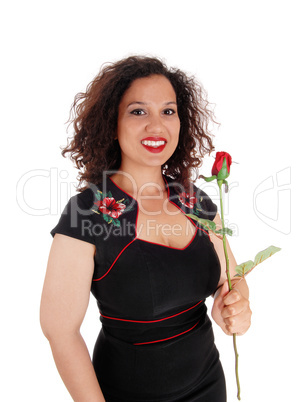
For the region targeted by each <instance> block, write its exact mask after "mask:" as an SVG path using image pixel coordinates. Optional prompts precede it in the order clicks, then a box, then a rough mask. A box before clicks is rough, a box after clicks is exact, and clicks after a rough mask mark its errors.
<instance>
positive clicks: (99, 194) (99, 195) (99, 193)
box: [96, 191, 102, 201]
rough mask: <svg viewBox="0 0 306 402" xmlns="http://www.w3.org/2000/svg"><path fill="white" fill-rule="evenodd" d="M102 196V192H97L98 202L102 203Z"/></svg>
mask: <svg viewBox="0 0 306 402" xmlns="http://www.w3.org/2000/svg"><path fill="white" fill-rule="evenodd" d="M101 195H102V193H101V191H97V192H96V199H97V200H98V201H101Z"/></svg>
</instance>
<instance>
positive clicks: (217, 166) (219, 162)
mask: <svg viewBox="0 0 306 402" xmlns="http://www.w3.org/2000/svg"><path fill="white" fill-rule="evenodd" d="M224 159H225V160H226V167H227V172H226V171H225V172H221V170H222V167H223V162H224ZM231 164H232V157H231V155H230V154H228V153H227V152H217V154H216V160H215V163H214V164H213V167H212V169H211V174H212V175H213V176H217V177H218V174H219V172H221V174H220V175H219V176H221V175H222V177H218V179H226V178H227V177H228V176H229V174H230V166H231Z"/></svg>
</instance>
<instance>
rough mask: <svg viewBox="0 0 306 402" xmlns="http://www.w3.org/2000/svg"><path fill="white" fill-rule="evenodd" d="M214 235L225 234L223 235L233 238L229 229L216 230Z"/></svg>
mask: <svg viewBox="0 0 306 402" xmlns="http://www.w3.org/2000/svg"><path fill="white" fill-rule="evenodd" d="M215 233H217V234H221V235H224V234H225V235H229V236H233V231H232V229H230V228H224V229H219V230H216V231H215Z"/></svg>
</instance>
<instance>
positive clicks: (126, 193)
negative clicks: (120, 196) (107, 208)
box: [106, 175, 198, 251]
mask: <svg viewBox="0 0 306 402" xmlns="http://www.w3.org/2000/svg"><path fill="white" fill-rule="evenodd" d="M106 177H107V179H108V180H109V181H110V182H111V183H112V184H113V186H115V187H116V189H117V190H119V191H121V192H122V193H124V194H125V195H127V196H128V197H129V198H131V199H132V200H134V202H135V203H136V207H137V216H136V222H135V239H134V240H138V241H140V242H143V243H148V244H152V245H154V246H157V247H164V248H168V249H172V250H179V251H184V250H187V249H189V247H190V246H191V245H192V244H193V243H194V242H195V239H196V238H197V233H198V226H197V224H196V223H195V222H194V221H193V220H192V219H191V218H189V217H188V216H186V213H185V212H184V211H183V210H182V208H180V207H179V205H178V204H177V203H176V202H174V200H176V199H178V194H176V195H175V196H174V197H173V194H171V193H172V192H171V186H169V183H168V180H167V178H166V176H165V175H163V179H164V182H165V184H166V190H167V198H168V201H169V202H170V203H171V204H173V205H174V206H175V207H176V208H177V209H179V210H180V212H181V213H182V214H183V215H184V216H185V217H186V218H187V219H188V220H189V221H190V222H191V223H192V225H193V226H194V227H195V232H194V234H193V236H192V238H191V239H190V240H189V241H188V243H187V244H186V245H185V246H184V247H182V248H179V247H172V246H167V245H166V244H162V243H156V242H152V241H149V240H145V239H141V238H139V237H138V234H137V220H138V214H139V205H138V201H137V200H136V198H134V197H133V196H131V195H130V194H129V193H128V192H126V191H125V190H123V189H122V188H121V187H120V186H119V185H118V184H117V183H115V182H114V180H113V179H112V178H111V177H110V176H106ZM172 190H173V189H172ZM171 198H173V200H171Z"/></svg>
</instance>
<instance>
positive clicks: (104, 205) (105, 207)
mask: <svg viewBox="0 0 306 402" xmlns="http://www.w3.org/2000/svg"><path fill="white" fill-rule="evenodd" d="M95 205H97V206H98V208H99V211H100V212H102V213H103V214H107V215H109V216H111V217H112V218H115V219H117V218H119V216H120V215H121V214H122V212H123V211H124V210H125V208H126V205H125V204H122V203H121V202H117V201H116V200H115V198H111V197H105V198H103V200H101V201H96V202H95Z"/></svg>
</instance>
